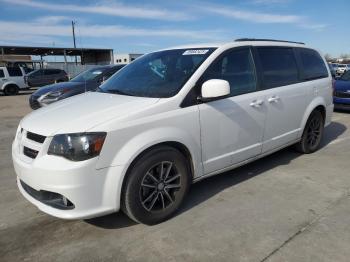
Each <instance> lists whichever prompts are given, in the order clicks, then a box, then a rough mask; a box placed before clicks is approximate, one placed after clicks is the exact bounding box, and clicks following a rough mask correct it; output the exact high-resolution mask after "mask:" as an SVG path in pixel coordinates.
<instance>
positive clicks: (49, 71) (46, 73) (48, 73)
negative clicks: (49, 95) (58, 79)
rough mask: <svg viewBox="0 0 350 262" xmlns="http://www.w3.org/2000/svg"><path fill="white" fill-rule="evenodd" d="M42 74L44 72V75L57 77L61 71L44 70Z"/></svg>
mask: <svg viewBox="0 0 350 262" xmlns="http://www.w3.org/2000/svg"><path fill="white" fill-rule="evenodd" d="M44 72H45V75H57V74H59V73H60V72H61V70H59V69H46V70H45V71H44Z"/></svg>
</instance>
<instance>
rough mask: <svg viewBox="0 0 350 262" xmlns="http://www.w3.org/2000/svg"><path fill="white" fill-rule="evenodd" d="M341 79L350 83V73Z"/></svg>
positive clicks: (347, 72) (346, 73)
mask: <svg viewBox="0 0 350 262" xmlns="http://www.w3.org/2000/svg"><path fill="white" fill-rule="evenodd" d="M340 79H341V80H344V81H350V71H346V72H345V73H344V74H343V75H342V76H341V78H340Z"/></svg>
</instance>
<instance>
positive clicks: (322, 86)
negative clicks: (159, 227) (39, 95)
mask: <svg viewBox="0 0 350 262" xmlns="http://www.w3.org/2000/svg"><path fill="white" fill-rule="evenodd" d="M332 112H333V100H332V77H331V75H330V72H329V69H328V67H327V64H326V61H325V59H324V58H322V56H321V55H320V54H319V53H318V52H317V51H315V50H314V49H311V48H308V47H306V46H305V45H304V44H301V43H294V42H285V41H276V40H275V41H272V40H271V41H269V40H250V39H241V40H236V41H234V42H230V43H227V44H223V45H215V44H212V45H190V46H182V47H176V48H173V49H164V50H161V51H157V52H153V53H150V54H147V55H144V56H142V57H140V58H138V59H137V60H135V61H134V62H132V63H131V64H129V65H127V66H125V68H123V69H122V70H121V71H119V72H118V73H117V74H115V75H113V76H112V77H111V78H110V79H109V80H108V81H106V82H105V83H104V84H103V85H101V86H100V88H99V90H98V91H97V92H88V93H86V94H82V95H79V96H75V97H72V98H70V99H66V100H63V101H59V102H57V103H55V104H52V105H50V106H48V107H46V108H42V109H40V110H38V111H34V112H32V113H30V114H29V115H27V116H26V117H25V118H24V119H22V121H21V122H20V124H19V127H18V130H17V133H16V137H15V140H14V142H13V145H12V158H13V163H14V167H15V171H16V173H17V177H18V178H17V183H18V187H19V190H20V192H21V193H22V194H23V196H24V197H25V198H27V199H28V200H29V201H30V202H31V203H33V204H34V205H36V206H37V207H38V208H39V209H41V210H42V211H44V212H46V213H48V214H51V215H53V216H56V217H60V218H66V219H78V218H79V219H81V218H89V217H95V216H100V215H104V214H108V213H112V212H115V211H118V210H120V209H122V210H123V211H124V212H125V213H126V214H127V215H128V216H129V217H130V218H131V219H133V220H135V221H137V222H141V223H145V224H155V223H159V222H161V221H164V220H165V219H168V218H169V217H170V216H171V215H173V214H174V212H175V211H176V210H177V209H178V208H179V206H180V205H181V203H182V202H183V200H184V198H185V196H186V193H187V192H188V190H189V187H190V185H191V184H192V183H193V182H196V181H199V180H201V179H204V178H206V177H209V176H212V175H216V174H219V173H222V172H224V171H227V170H231V169H234V168H236V167H238V166H241V165H244V164H246V163H248V162H251V161H254V160H256V159H258V158H261V157H263V156H266V155H268V154H271V153H273V152H275V151H277V150H280V149H281V148H284V147H287V146H290V145H294V144H295V146H296V148H297V149H298V150H299V151H300V152H302V153H306V154H308V153H312V152H315V151H316V150H317V149H318V148H319V146H320V141H321V139H322V135H323V132H324V127H325V126H327V125H328V124H329V123H330V122H331V116H332Z"/></svg>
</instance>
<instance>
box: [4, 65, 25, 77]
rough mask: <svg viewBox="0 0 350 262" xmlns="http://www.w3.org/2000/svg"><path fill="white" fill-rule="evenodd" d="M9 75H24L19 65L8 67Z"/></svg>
mask: <svg viewBox="0 0 350 262" xmlns="http://www.w3.org/2000/svg"><path fill="white" fill-rule="evenodd" d="M7 71H8V72H9V76H22V71H21V69H20V68H19V67H8V68H7Z"/></svg>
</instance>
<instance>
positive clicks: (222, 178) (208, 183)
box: [86, 122, 347, 229]
mask: <svg viewBox="0 0 350 262" xmlns="http://www.w3.org/2000/svg"><path fill="white" fill-rule="evenodd" d="M346 129H347V128H346V126H345V125H343V124H341V123H339V122H332V123H331V124H330V125H329V126H328V127H327V128H326V129H325V133H324V137H323V140H322V143H321V148H324V147H326V146H327V145H328V144H329V143H331V142H332V141H334V140H335V139H337V137H339V136H340V135H341V134H343V133H344V132H345V131H346ZM300 156H302V154H300V153H298V152H296V151H294V149H293V148H292V147H289V148H286V149H283V150H281V151H278V152H276V153H274V154H272V155H269V156H266V157H264V158H262V159H259V160H256V161H254V162H252V163H250V164H247V165H244V166H242V167H239V168H236V169H234V170H231V171H227V172H224V173H222V174H219V175H216V176H213V177H209V178H207V179H204V180H203V181H201V182H198V183H195V184H193V185H192V186H191V189H190V192H189V193H188V196H187V198H186V200H185V203H184V204H183V205H182V207H181V208H180V210H179V211H178V212H177V213H176V214H175V216H179V215H181V214H182V213H184V212H186V211H188V210H190V209H192V208H193V207H195V206H197V205H199V204H201V203H202V202H205V201H206V200H208V199H210V198H212V197H213V196H215V195H216V194H218V193H220V192H221V191H223V190H225V189H227V188H229V187H232V186H235V185H237V184H239V183H241V182H244V181H247V180H249V179H251V178H254V177H255V176H258V175H261V174H263V173H264V172H266V171H268V170H271V169H273V168H275V167H278V166H282V165H288V164H289V163H290V162H291V161H292V160H294V159H296V158H298V157H300ZM86 222H87V223H89V224H92V225H94V226H97V227H102V228H105V229H116V228H122V227H128V226H132V225H135V222H134V221H132V220H131V219H129V218H128V217H127V216H126V215H124V214H123V213H122V212H118V213H115V214H112V215H108V216H104V217H99V218H95V219H89V220H86Z"/></svg>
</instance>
